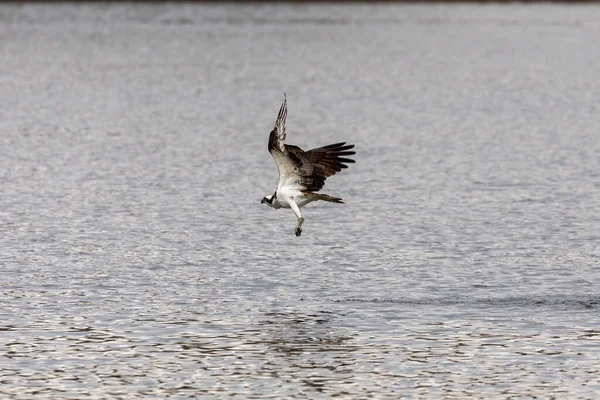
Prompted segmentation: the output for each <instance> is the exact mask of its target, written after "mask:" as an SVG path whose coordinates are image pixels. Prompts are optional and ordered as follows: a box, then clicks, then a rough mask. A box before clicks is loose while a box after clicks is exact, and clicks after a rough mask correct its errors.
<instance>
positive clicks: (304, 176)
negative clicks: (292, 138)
mask: <svg viewBox="0 0 600 400" xmlns="http://www.w3.org/2000/svg"><path fill="white" fill-rule="evenodd" d="M352 148H354V145H353V144H348V145H347V144H346V142H341V143H334V144H330V145H329V146H323V147H319V148H316V149H312V150H309V151H304V150H302V149H301V148H300V147H297V146H291V145H287V144H286V145H285V150H286V152H287V153H288V157H289V159H290V161H291V163H292V164H293V165H294V172H295V174H296V175H297V176H298V177H299V179H298V183H300V184H301V185H303V186H305V187H306V191H307V192H318V191H319V190H321V189H322V188H323V186H324V185H325V179H327V178H329V177H330V176H332V175H335V174H336V173H337V172H340V171H341V170H342V169H344V168H348V166H347V165H346V164H350V163H353V162H354V160H352V159H350V158H345V157H343V156H351V155H353V154H356V152H354V151H350V149H352Z"/></svg>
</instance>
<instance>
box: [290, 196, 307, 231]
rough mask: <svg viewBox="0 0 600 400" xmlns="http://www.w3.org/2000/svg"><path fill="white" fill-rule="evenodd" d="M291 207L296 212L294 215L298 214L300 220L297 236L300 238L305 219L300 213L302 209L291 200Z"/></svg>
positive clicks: (297, 226) (297, 225)
mask: <svg viewBox="0 0 600 400" xmlns="http://www.w3.org/2000/svg"><path fill="white" fill-rule="evenodd" d="M289 203H290V207H291V208H292V211H293V212H294V214H296V217H297V218H298V223H297V224H296V236H300V235H301V234H302V224H303V223H304V218H303V217H302V213H301V212H300V207H298V205H297V204H296V203H295V202H294V201H293V200H291V201H290V202H289Z"/></svg>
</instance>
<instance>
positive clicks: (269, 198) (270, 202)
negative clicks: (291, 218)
mask: <svg viewBox="0 0 600 400" xmlns="http://www.w3.org/2000/svg"><path fill="white" fill-rule="evenodd" d="M276 198H277V192H275V193H274V194H270V195H268V196H265V197H263V199H262V200H261V201H260V204H263V203H264V204H266V205H268V206H269V207H273V208H277V207H276V206H275V204H273V200H274V199H276Z"/></svg>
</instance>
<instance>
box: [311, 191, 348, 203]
mask: <svg viewBox="0 0 600 400" xmlns="http://www.w3.org/2000/svg"><path fill="white" fill-rule="evenodd" d="M313 195H314V196H316V200H323V201H329V202H331V203H340V204H345V203H344V202H343V201H342V199H340V198H338V197H333V196H330V195H328V194H323V193H313Z"/></svg>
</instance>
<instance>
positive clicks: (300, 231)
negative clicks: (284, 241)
mask: <svg viewBox="0 0 600 400" xmlns="http://www.w3.org/2000/svg"><path fill="white" fill-rule="evenodd" d="M301 234H302V229H301V228H296V236H300V235H301Z"/></svg>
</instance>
